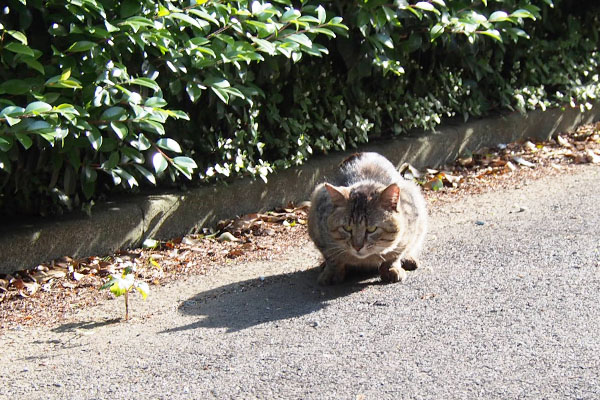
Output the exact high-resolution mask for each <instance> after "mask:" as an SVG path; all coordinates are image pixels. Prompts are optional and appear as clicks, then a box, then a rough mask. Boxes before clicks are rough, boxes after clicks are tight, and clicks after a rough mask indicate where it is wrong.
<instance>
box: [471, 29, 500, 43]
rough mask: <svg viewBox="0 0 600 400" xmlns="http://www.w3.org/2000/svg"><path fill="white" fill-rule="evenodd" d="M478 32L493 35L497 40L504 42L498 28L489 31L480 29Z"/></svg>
mask: <svg viewBox="0 0 600 400" xmlns="http://www.w3.org/2000/svg"><path fill="white" fill-rule="evenodd" d="M477 33H480V34H482V35H486V36H489V37H492V38H494V39H496V40H497V41H499V42H502V36H500V32H498V30H496V29H488V30H487V31H478V32H477Z"/></svg>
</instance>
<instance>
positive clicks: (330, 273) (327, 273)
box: [317, 265, 346, 286]
mask: <svg viewBox="0 0 600 400" xmlns="http://www.w3.org/2000/svg"><path fill="white" fill-rule="evenodd" d="M345 271H346V270H345V269H344V268H333V267H330V266H327V265H326V266H325V268H324V269H323V271H322V272H321V273H320V274H319V277H318V278H317V283H318V284H319V285H321V286H329V285H333V284H337V283H342V282H343V281H344V278H345V277H346V274H345Z"/></svg>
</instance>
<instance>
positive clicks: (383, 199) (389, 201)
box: [379, 183, 400, 211]
mask: <svg viewBox="0 0 600 400" xmlns="http://www.w3.org/2000/svg"><path fill="white" fill-rule="evenodd" d="M399 199H400V188H399V187H398V185H396V184H395V183H392V184H391V185H390V186H388V187H386V188H385V189H383V191H382V192H381V194H380V195H379V203H380V204H381V207H383V208H384V209H386V210H390V211H396V210H397V209H398V200H399Z"/></svg>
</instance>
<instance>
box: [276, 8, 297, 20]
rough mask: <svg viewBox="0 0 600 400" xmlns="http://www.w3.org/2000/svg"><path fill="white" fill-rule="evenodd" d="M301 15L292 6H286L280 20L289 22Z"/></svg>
mask: <svg viewBox="0 0 600 400" xmlns="http://www.w3.org/2000/svg"><path fill="white" fill-rule="evenodd" d="M301 15H302V14H300V11H298V10H296V9H293V8H288V9H287V10H286V12H284V13H283V15H282V16H281V18H280V21H281V22H283V23H286V22H290V21H293V20H295V19H298V18H299V17H300V16H301Z"/></svg>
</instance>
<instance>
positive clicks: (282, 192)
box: [0, 107, 600, 273]
mask: <svg viewBox="0 0 600 400" xmlns="http://www.w3.org/2000/svg"><path fill="white" fill-rule="evenodd" d="M598 119H600V107H595V108H593V109H592V110H590V111H588V112H585V113H580V112H579V111H578V110H573V109H567V110H558V109H552V110H547V111H544V112H542V111H533V112H530V113H528V114H527V115H521V114H518V113H513V114H510V115H508V116H502V117H494V118H487V119H481V120H476V121H472V122H469V123H466V124H461V125H456V126H452V125H445V126H442V127H440V128H439V129H438V130H437V131H436V132H433V133H431V132H415V133H414V134H413V135H410V136H409V137H404V138H399V139H396V140H389V141H381V142H377V143H372V144H368V145H366V146H363V147H361V149H360V151H377V152H379V153H381V154H383V155H385V156H386V157H388V158H389V159H390V160H392V162H393V163H395V164H396V165H398V166H400V165H401V164H402V163H404V162H408V163H410V164H412V165H413V166H415V167H417V168H423V167H425V166H431V167H435V166H439V165H443V164H446V163H449V162H451V161H452V160H454V159H455V158H456V157H457V156H458V155H460V154H461V153H464V152H465V151H467V150H476V149H478V148H481V147H489V146H493V145H497V144H499V143H509V142H512V141H516V140H520V139H526V138H533V139H547V138H550V137H551V136H552V135H554V134H556V133H560V132H565V131H568V130H571V129H573V128H575V127H576V126H578V125H580V124H582V123H588V122H592V121H596V120H598ZM347 154H348V153H335V154H331V155H328V156H321V157H315V158H314V159H312V160H310V161H309V162H307V163H306V164H305V165H303V166H300V167H296V168H292V169H289V170H286V171H281V172H279V173H277V174H274V175H273V176H271V177H270V178H269V181H268V183H264V182H262V181H261V180H251V179H241V180H238V181H236V182H234V183H232V184H230V185H228V186H224V185H216V186H210V187H204V188H199V189H193V190H190V191H188V192H185V193H176V194H174V193H170V194H162V195H152V196H144V197H143V196H136V197H131V198H127V200H124V201H119V202H112V203H107V204H104V205H102V206H100V207H97V208H96V209H94V213H93V214H92V216H91V217H83V216H78V217H69V218H61V219H57V220H53V221H44V222H41V223H34V224H20V225H11V226H3V227H1V228H0V273H10V272H12V271H14V270H17V269H21V268H29V267H32V266H35V265H37V264H39V263H41V262H45V261H49V260H52V259H55V258H59V257H62V256H65V255H68V256H72V257H86V256H90V255H103V254H109V253H112V252H114V251H116V250H118V249H123V248H128V247H135V246H139V245H140V244H141V243H142V242H143V240H145V239H146V238H155V239H170V238H173V237H177V236H181V235H183V234H186V233H189V232H192V231H194V230H196V229H199V228H200V227H202V226H211V225H213V224H215V223H216V222H218V221H219V220H221V219H224V218H230V217H232V216H235V215H242V214H245V213H250V212H255V211H262V210H268V209H272V208H274V207H277V206H280V205H283V204H287V203H288V202H290V201H294V202H299V201H302V200H307V199H308V198H309V196H310V193H311V191H312V188H313V187H314V186H315V184H316V183H318V182H319V181H322V179H323V177H325V176H328V175H331V174H333V172H334V171H335V168H336V166H337V165H338V164H339V162H340V161H341V160H343V159H344V158H345V157H346V156H347Z"/></svg>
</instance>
